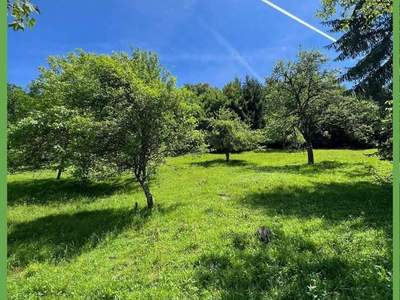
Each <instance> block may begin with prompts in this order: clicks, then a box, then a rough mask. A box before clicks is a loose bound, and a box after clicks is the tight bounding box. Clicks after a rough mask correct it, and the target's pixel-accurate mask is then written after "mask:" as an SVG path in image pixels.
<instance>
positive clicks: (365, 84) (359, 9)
mask: <svg viewBox="0 0 400 300" xmlns="http://www.w3.org/2000/svg"><path fill="white" fill-rule="evenodd" d="M322 4H323V6H322V10H321V11H320V12H319V15H320V17H321V18H323V19H324V20H325V21H326V22H325V23H326V24H327V25H329V26H330V27H331V29H332V31H334V32H341V33H343V35H342V36H341V37H340V38H339V39H338V41H337V42H336V43H333V44H332V45H331V46H330V47H333V48H335V49H336V50H337V51H339V52H340V55H339V56H338V57H337V60H340V61H342V60H345V59H359V60H358V62H357V63H356V64H355V65H354V66H353V67H350V68H348V70H347V72H346V73H345V74H344V76H343V79H345V80H350V81H354V82H355V86H354V90H355V91H356V92H357V93H358V94H361V95H363V96H366V97H372V98H373V99H374V100H376V101H378V102H379V103H380V105H381V106H383V105H384V102H385V101H386V100H388V99H389V98H390V95H391V85H392V62H393V59H392V49H393V40H392V35H393V34H392V33H393V28H392V6H393V2H392V0H386V1H380V0H322ZM338 7H340V11H337V8H338Z"/></svg>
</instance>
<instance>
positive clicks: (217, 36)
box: [199, 19, 263, 81]
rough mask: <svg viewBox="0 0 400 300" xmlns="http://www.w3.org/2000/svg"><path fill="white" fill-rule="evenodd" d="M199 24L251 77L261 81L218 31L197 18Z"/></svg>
mask: <svg viewBox="0 0 400 300" xmlns="http://www.w3.org/2000/svg"><path fill="white" fill-rule="evenodd" d="M199 21H200V24H201V25H202V26H203V27H204V28H205V29H207V30H208V31H209V32H210V33H211V34H212V35H213V36H214V38H215V39H216V40H217V42H218V43H219V44H220V45H221V46H223V47H224V48H225V49H226V50H227V51H228V52H229V53H230V55H232V57H233V58H234V59H235V60H236V61H237V62H238V63H239V64H241V65H242V66H243V67H244V68H245V69H246V70H247V71H248V72H249V73H250V74H251V75H252V76H253V77H255V78H256V79H257V80H258V81H263V79H262V77H261V76H260V75H259V74H258V73H257V72H256V71H255V70H254V69H253V68H252V67H251V66H250V64H249V63H248V62H247V60H246V59H245V58H244V57H243V56H242V55H241V54H240V53H239V51H238V50H236V48H235V47H233V46H232V45H231V44H230V43H229V42H228V41H227V40H226V39H225V38H224V37H223V36H222V35H221V34H220V33H219V32H218V31H216V30H215V29H213V28H211V27H210V26H208V25H207V24H206V23H205V22H203V21H202V20H201V19H199Z"/></svg>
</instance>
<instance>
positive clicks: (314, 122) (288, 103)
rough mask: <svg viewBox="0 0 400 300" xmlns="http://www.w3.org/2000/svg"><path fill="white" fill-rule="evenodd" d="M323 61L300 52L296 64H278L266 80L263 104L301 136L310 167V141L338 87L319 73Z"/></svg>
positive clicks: (331, 76) (331, 75)
mask: <svg viewBox="0 0 400 300" xmlns="http://www.w3.org/2000/svg"><path fill="white" fill-rule="evenodd" d="M325 61H326V58H325V57H324V56H323V55H321V54H320V53H319V52H315V51H312V52H303V51H302V52H300V53H299V54H298V57H297V61H296V62H288V63H284V62H282V61H281V62H279V63H278V64H277V65H276V66H275V67H274V69H273V72H272V75H271V77H270V78H268V79H267V101H268V103H269V106H270V108H269V109H270V110H271V112H272V113H273V114H274V115H275V117H277V118H282V119H283V120H285V121H287V123H286V127H287V128H293V129H295V128H297V129H298V130H299V131H300V132H301V134H302V135H303V137H304V140H305V142H306V147H307V156H308V163H309V164H314V153H313V140H314V138H315V135H316V133H317V132H318V131H319V124H320V121H321V118H322V115H323V113H324V111H325V110H326V109H327V107H328V104H329V102H330V101H331V99H333V96H334V94H335V93H337V91H338V89H340V86H339V85H338V83H337V80H336V77H335V74H334V73H332V72H327V71H323V70H322V66H323V64H324V63H325Z"/></svg>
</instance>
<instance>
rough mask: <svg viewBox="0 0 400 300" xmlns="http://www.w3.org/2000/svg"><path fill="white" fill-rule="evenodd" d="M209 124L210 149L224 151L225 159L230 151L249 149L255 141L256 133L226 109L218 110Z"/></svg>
mask: <svg viewBox="0 0 400 300" xmlns="http://www.w3.org/2000/svg"><path fill="white" fill-rule="evenodd" d="M210 125H211V131H210V132H209V133H208V136H207V140H208V143H209V145H210V147H211V148H212V149H214V150H216V151H219V152H222V153H225V157H226V161H229V158H230V153H232V152H241V151H244V150H250V149H251V148H252V147H254V145H255V144H256V142H257V137H258V135H257V134H255V133H254V132H252V131H251V130H250V128H249V126H248V125H246V124H245V123H243V122H242V121H240V119H239V117H238V116H237V115H235V114H234V113H232V112H230V111H228V110H220V111H219V112H218V115H217V117H216V118H213V119H212V120H211V124H210Z"/></svg>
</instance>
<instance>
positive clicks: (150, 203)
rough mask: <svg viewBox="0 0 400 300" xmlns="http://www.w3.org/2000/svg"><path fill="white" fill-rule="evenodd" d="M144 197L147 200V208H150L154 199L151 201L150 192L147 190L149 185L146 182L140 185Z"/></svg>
mask: <svg viewBox="0 0 400 300" xmlns="http://www.w3.org/2000/svg"><path fill="white" fill-rule="evenodd" d="M141 186H142V189H143V192H144V195H145V196H146V200H147V208H150V209H151V208H152V207H153V205H154V199H153V195H152V194H151V192H150V189H149V185H148V183H147V182H143V183H141Z"/></svg>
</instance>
